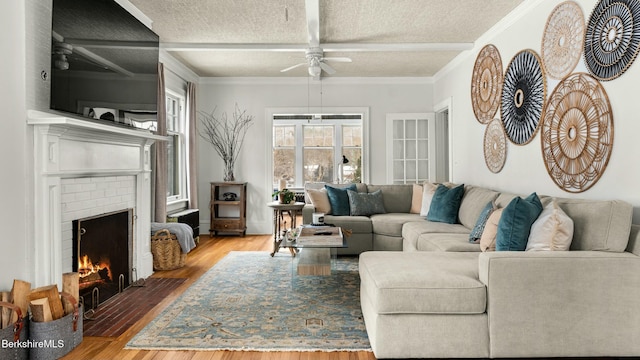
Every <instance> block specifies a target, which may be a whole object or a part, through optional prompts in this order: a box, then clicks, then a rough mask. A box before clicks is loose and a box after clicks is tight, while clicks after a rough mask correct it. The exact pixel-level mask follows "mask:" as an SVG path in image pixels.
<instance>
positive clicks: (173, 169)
mask: <svg viewBox="0 0 640 360" xmlns="http://www.w3.org/2000/svg"><path fill="white" fill-rule="evenodd" d="M166 93H167V95H166V96H167V98H166V102H167V136H168V137H169V138H170V140H169V142H168V143H167V202H173V201H178V200H183V199H185V198H186V190H185V188H186V180H185V179H186V166H185V163H186V158H185V154H186V126H185V113H184V112H185V106H184V102H185V100H184V97H183V96H180V95H178V94H176V93H173V92H170V91H168V90H167V92H166Z"/></svg>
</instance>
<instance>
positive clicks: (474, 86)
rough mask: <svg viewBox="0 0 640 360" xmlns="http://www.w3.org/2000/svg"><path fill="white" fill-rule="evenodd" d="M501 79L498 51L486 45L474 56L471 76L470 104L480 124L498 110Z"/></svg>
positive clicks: (489, 118) (484, 122) (488, 119)
mask: <svg viewBox="0 0 640 360" xmlns="http://www.w3.org/2000/svg"><path fill="white" fill-rule="evenodd" d="M502 81H503V76H502V59H501V58H500V53H499V52H498V49H497V48H496V47H495V46H493V45H491V44H489V45H486V46H485V47H483V48H482V50H480V53H479V54H478V57H477V58H476V63H475V65H474V67H473V75H472V78H471V104H472V106H473V112H474V114H475V115H476V119H477V120H478V121H479V122H480V123H481V124H487V123H488V122H489V121H491V119H493V117H494V116H495V115H496V113H497V112H498V107H499V106H500V92H501V91H502Z"/></svg>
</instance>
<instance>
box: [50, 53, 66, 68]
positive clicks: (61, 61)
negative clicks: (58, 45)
mask: <svg viewBox="0 0 640 360" xmlns="http://www.w3.org/2000/svg"><path fill="white" fill-rule="evenodd" d="M54 59H55V60H54V62H53V66H54V67H55V68H56V69H58V70H69V61H67V56H66V55H64V54H55V55H54Z"/></svg>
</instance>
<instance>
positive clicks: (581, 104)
mask: <svg viewBox="0 0 640 360" xmlns="http://www.w3.org/2000/svg"><path fill="white" fill-rule="evenodd" d="M540 137H541V144H542V154H543V157H544V163H545V166H546V168H547V172H548V173H549V176H551V178H552V179H553V181H554V182H555V183H556V185H558V187H560V188H561V189H563V190H565V191H567V192H573V193H579V192H583V191H585V190H587V189H589V188H590V187H591V186H593V184H595V183H596V182H597V181H598V179H600V176H601V175H602V173H603V172H604V170H605V168H606V167H607V163H608V162H609V157H610V155H611V148H612V147H613V114H612V113H611V105H610V104H609V98H608V96H607V93H606V92H605V90H604V88H603V87H602V84H600V82H599V81H598V80H597V79H595V78H594V77H592V76H591V75H589V74H586V73H576V74H573V75H570V76H568V77H567V78H565V79H564V80H562V81H561V82H560V84H558V86H557V87H556V88H555V90H554V91H553V93H552V94H551V96H550V97H549V102H548V104H547V107H546V108H545V112H544V117H543V121H542V130H541V136H540Z"/></svg>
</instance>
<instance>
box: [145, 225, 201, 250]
mask: <svg viewBox="0 0 640 360" xmlns="http://www.w3.org/2000/svg"><path fill="white" fill-rule="evenodd" d="M162 229H167V230H169V232H170V233H172V234H174V235H175V236H176V239H178V243H180V247H181V248H182V252H183V253H185V254H187V253H188V252H189V251H191V250H193V248H195V247H196V242H195V240H193V229H192V228H191V226H189V225H187V224H183V223H155V222H152V223H151V234H152V235H153V234H155V233H156V232H157V231H159V230H162Z"/></svg>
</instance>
